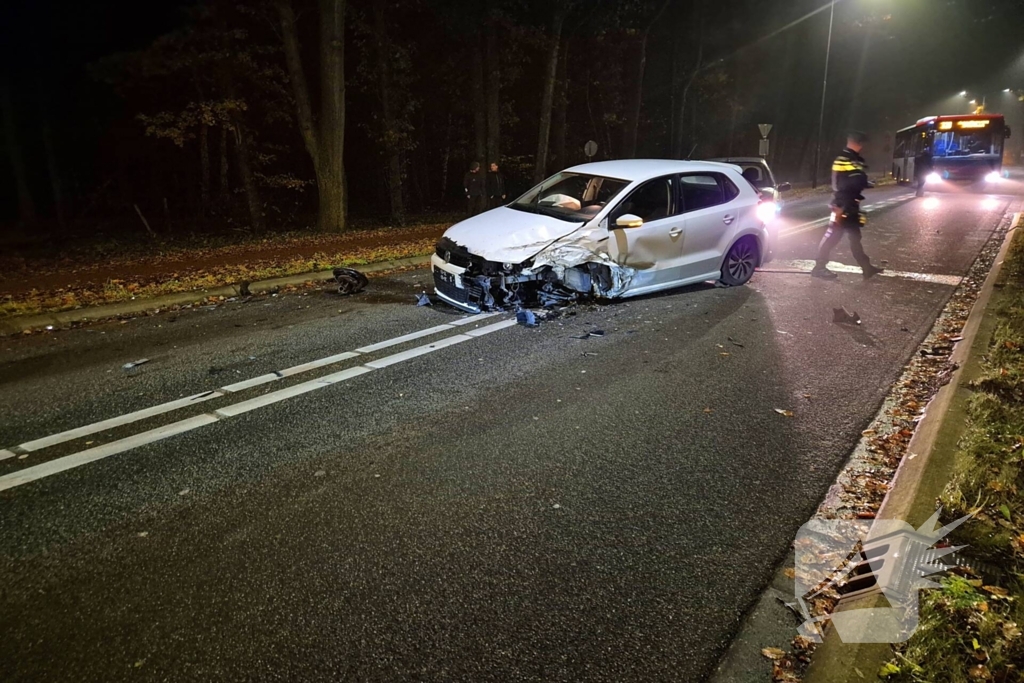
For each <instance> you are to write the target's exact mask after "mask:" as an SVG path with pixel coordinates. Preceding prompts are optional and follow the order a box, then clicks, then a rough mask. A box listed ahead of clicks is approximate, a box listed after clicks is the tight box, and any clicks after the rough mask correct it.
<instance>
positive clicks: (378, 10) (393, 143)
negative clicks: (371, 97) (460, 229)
mask: <svg viewBox="0 0 1024 683" xmlns="http://www.w3.org/2000/svg"><path fill="white" fill-rule="evenodd" d="M385 9H386V8H385V6H384V3H383V2H381V1H380V0H377V2H374V4H373V29H374V34H375V36H374V37H375V38H376V41H377V49H376V50H375V53H376V57H377V96H378V97H379V99H380V108H381V119H382V125H383V127H384V129H383V131H381V132H382V133H383V135H382V136H381V138H382V139H383V140H384V152H385V154H386V155H387V172H386V182H387V187H388V196H389V198H390V201H391V220H392V221H394V222H395V223H397V224H398V225H404V224H405V202H404V198H403V193H402V172H403V169H402V150H401V146H400V143H399V141H398V136H399V135H400V132H401V131H399V130H398V129H399V123H398V121H397V120H396V118H395V112H394V103H393V102H392V88H393V82H392V74H391V61H390V59H391V56H390V53H391V51H390V49H389V48H388V27H387V17H386V14H385Z"/></svg>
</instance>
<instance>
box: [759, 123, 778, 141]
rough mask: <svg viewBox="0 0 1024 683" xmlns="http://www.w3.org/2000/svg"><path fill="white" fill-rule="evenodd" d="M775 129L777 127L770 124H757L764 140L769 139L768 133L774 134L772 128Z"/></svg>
mask: <svg viewBox="0 0 1024 683" xmlns="http://www.w3.org/2000/svg"><path fill="white" fill-rule="evenodd" d="M774 127H775V126H774V125H772V124H770V123H759V124H757V129H758V130H759V131H761V137H762V138H767V137H768V133H771V132H772V128H774Z"/></svg>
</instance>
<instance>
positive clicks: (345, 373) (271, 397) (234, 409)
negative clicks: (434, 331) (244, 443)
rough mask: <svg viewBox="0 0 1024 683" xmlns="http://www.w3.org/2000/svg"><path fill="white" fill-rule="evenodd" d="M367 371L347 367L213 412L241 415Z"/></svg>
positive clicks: (226, 415)
mask: <svg viewBox="0 0 1024 683" xmlns="http://www.w3.org/2000/svg"><path fill="white" fill-rule="evenodd" d="M368 372H373V370H371V369H370V368H367V367H363V366H362V365H359V366H356V367H354V368H348V369H346V370H342V371H341V372H336V373H334V374H333V375H327V376H325V377H320V378H318V379H314V380H310V381H309V382H303V383H302V384H296V385H295V386H293V387H288V388H287V389H281V390H280V391H274V392H271V393H269V394H264V395H263V396H257V397H256V398H253V399H249V400H248V401H242V402H241V403H235V404H234V405H230V406H227V407H226V408H221V409H220V410H215V411H214V414H215V415H217V416H218V417H234V416H235V415H241V414H242V413H247V412H249V411H250V410H256V409H257V408H262V407H264V406H269V405H271V404H273V403H278V402H280V401H284V400H286V399H289V398H292V397H294V396H301V395H302V394H308V393H309V392H311V391H316V390H317V389H322V388H324V387H327V386H330V385H332V384H337V383H338V382H344V381H345V380H349V379H352V378H353V377H358V376H359V375H365V374H366V373H368Z"/></svg>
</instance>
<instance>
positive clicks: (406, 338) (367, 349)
mask: <svg viewBox="0 0 1024 683" xmlns="http://www.w3.org/2000/svg"><path fill="white" fill-rule="evenodd" d="M451 329H455V328H454V327H452V326H451V325H438V326H437V327H431V328H429V329H426V330H420V331H419V332H413V333H411V334H406V335H403V336H401V337H395V338H394V339H388V340H387V341H382V342H380V343H379V344H370V345H369V346H364V347H363V348H361V349H356V353H374V352H375V351H381V350H383V349H387V348H390V347H392V346H398V345H399V344H404V343H405V342H410V341H413V340H414V339H420V338H422V337H429V336H430V335H432V334H437V333H438V332H444V331H446V330H451Z"/></svg>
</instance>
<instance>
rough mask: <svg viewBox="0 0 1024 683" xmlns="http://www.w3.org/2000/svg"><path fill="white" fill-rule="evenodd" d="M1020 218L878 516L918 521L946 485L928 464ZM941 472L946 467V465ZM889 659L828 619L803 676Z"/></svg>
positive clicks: (888, 651)
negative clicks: (843, 634) (847, 638)
mask: <svg viewBox="0 0 1024 683" xmlns="http://www.w3.org/2000/svg"><path fill="white" fill-rule="evenodd" d="M1021 220H1022V214H1020V213H1017V214H1015V215H1014V217H1013V221H1012V222H1011V224H1010V229H1009V230H1007V232H1006V236H1005V237H1004V238H1003V244H1002V245H1001V246H1000V249H999V252H998V254H997V255H996V258H995V261H994V262H993V264H992V268H991V270H990V271H989V274H988V276H987V277H986V278H985V282H984V284H983V285H982V287H981V290H980V291H979V292H978V297H977V299H976V300H975V302H974V305H973V306H972V307H971V313H970V315H969V316H968V317H967V322H966V323H965V324H964V328H963V332H962V333H961V336H962V337H963V339H962V340H961V341H960V342H959V343H957V345H956V347H955V348H954V350H953V353H952V355H951V356H950V362H951V363H955V364H956V365H955V366H954V367H956V371H955V372H953V374H952V377H951V379H950V381H949V383H948V384H946V385H945V386H944V387H942V388H940V389H939V391H938V392H937V393H936V394H935V396H934V397H933V398H932V400H931V401H929V403H928V405H927V407H926V410H925V415H924V418H923V419H922V420H921V422H920V423H919V424H918V426H917V428H916V429H915V430H914V435H913V436H912V437H911V439H910V443H909V444H908V445H907V450H906V455H905V456H904V457H903V459H902V460H901V461H900V463H899V465H898V466H897V468H896V473H895V475H893V479H892V483H891V485H890V489H889V492H888V493H887V494H886V496H885V498H884V500H883V501H882V505H881V507H880V508H879V510H878V514H877V517H876V519H879V520H881V519H887V520H892V519H899V520H903V521H906V522H909V523H910V524H913V525H914V526H918V525H920V524H921V523H923V522H924V521H925V520H926V518H927V517H928V516H929V515H930V514H931V513H932V512H933V511H934V505H935V498H936V497H937V496H938V495H939V494H940V493H941V491H942V489H943V487H944V486H945V483H946V481H945V480H946V477H945V476H941V475H940V474H938V475H937V473H935V472H932V473H929V472H928V470H929V465H932V467H933V469H934V467H935V466H936V461H935V457H936V452H937V449H936V446H937V445H938V444H939V443H940V438H939V437H940V435H941V434H942V433H943V431H944V427H949V428H952V427H953V425H951V424H950V423H947V421H946V418H947V417H948V416H949V415H950V411H951V408H953V407H954V400H955V398H956V396H957V394H958V392H959V391H960V390H961V388H962V386H963V382H964V378H965V375H967V371H968V367H967V366H968V364H969V361H970V359H971V358H976V357H977V354H978V353H979V351H980V352H981V353H983V352H984V349H985V348H987V345H988V341H987V339H985V338H983V337H980V336H979V331H980V330H981V329H982V326H983V322H984V321H985V318H986V314H987V312H988V306H989V303H990V302H991V300H992V294H993V292H994V291H995V286H996V283H997V282H998V279H999V275H1000V274H1001V272H1002V269H1003V263H1004V262H1005V260H1006V254H1007V252H1008V251H1009V248H1010V243H1011V242H1012V241H1013V231H1014V228H1018V227H1022V226H1021ZM979 346H980V348H979ZM940 464H941V463H940ZM943 473H947V472H945V470H944V472H943ZM868 606H870V605H867V604H857V605H853V604H844V603H843V602H842V601H841V602H840V604H839V606H838V607H837V611H838V610H841V609H844V608H847V609H848V608H859V607H868ZM890 659H892V646H891V645H889V644H884V643H883V644H868V643H863V644H860V643H844V642H842V640H841V639H840V638H839V636H838V634H837V633H836V631H835V629H834V628H832V627H831V625H830V626H829V627H828V629H827V630H826V633H825V637H824V640H823V642H822V643H821V644H820V645H819V646H818V647H817V649H816V650H815V653H814V657H813V659H812V661H811V665H810V667H808V669H807V673H806V674H805V676H804V683H863V681H864V680H865V676H867V677H870V678H869V679H868V680H874V679H875V678H876V672H877V671H878V670H879V669H880V668H881V667H882V665H884V664H885V663H886V662H887V661H889V660H890Z"/></svg>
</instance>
